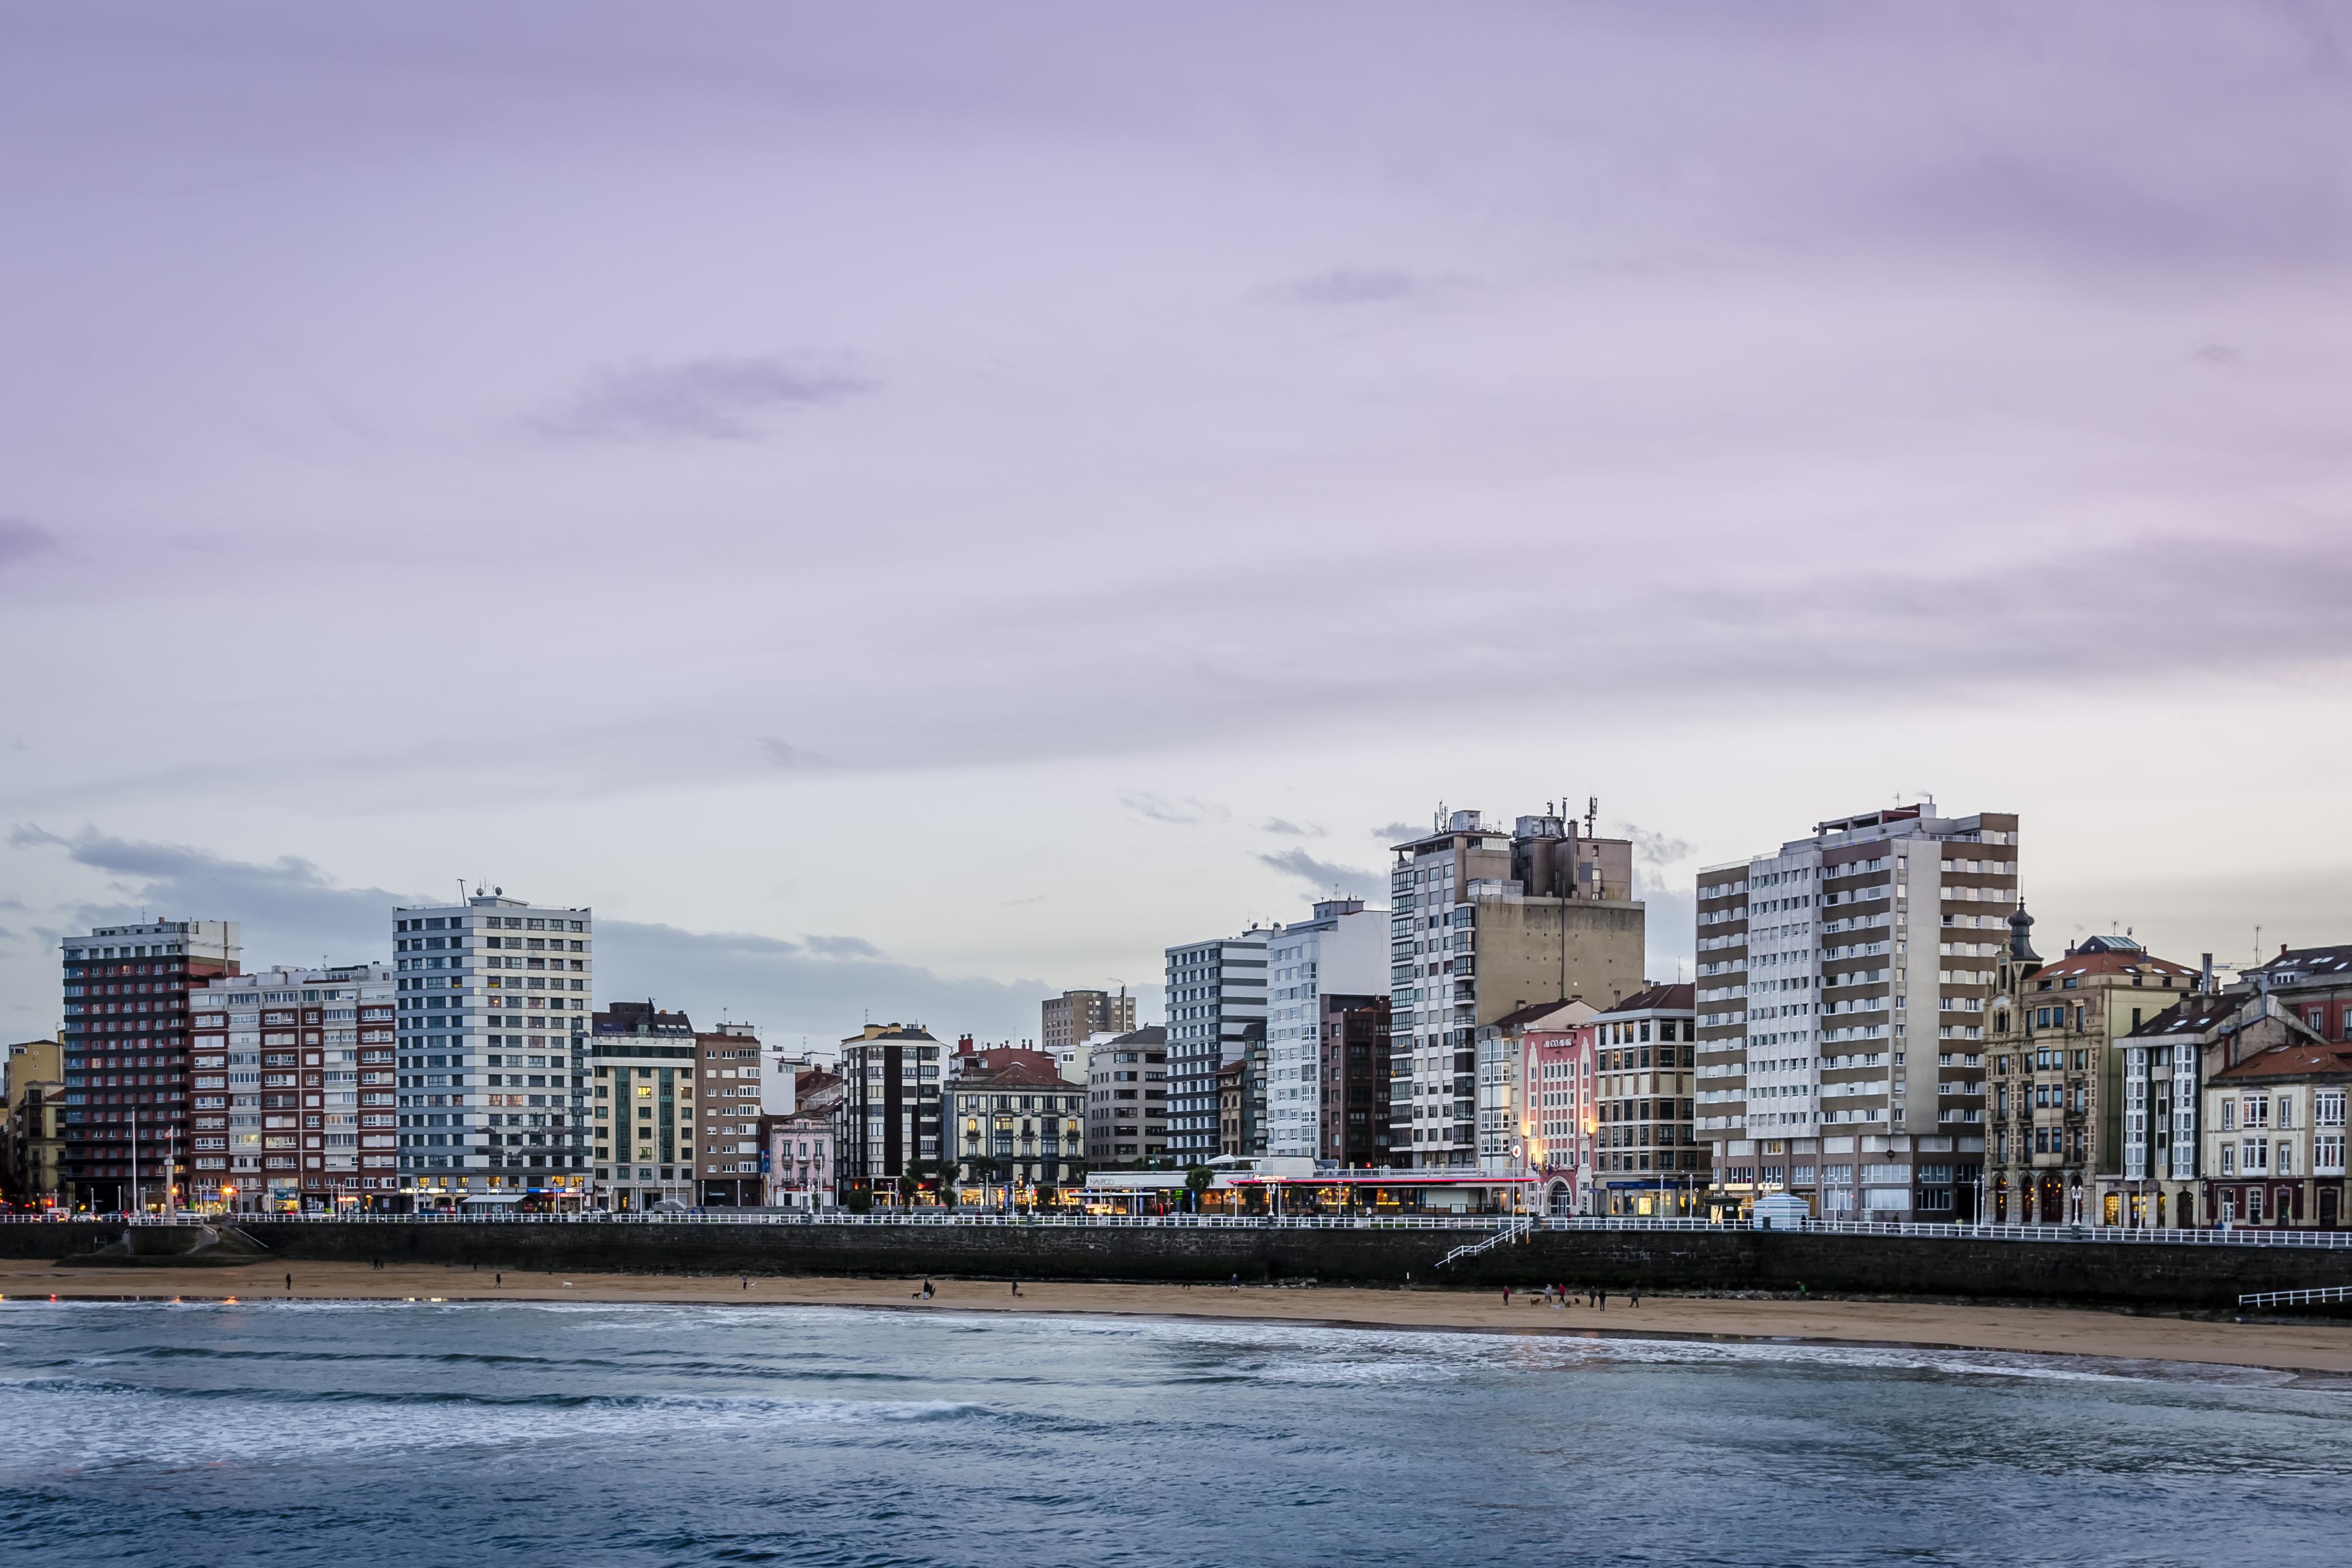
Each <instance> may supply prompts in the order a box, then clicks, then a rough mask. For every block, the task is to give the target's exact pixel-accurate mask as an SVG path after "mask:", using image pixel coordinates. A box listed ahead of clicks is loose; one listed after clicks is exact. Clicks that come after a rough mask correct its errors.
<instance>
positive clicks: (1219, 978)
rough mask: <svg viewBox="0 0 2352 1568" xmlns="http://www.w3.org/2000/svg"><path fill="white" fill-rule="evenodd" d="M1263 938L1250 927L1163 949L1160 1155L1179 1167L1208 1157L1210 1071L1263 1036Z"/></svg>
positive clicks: (1212, 1115) (1213, 1080) (1212, 1103)
mask: <svg viewBox="0 0 2352 1568" xmlns="http://www.w3.org/2000/svg"><path fill="white" fill-rule="evenodd" d="M1266 936H1267V933H1266V932H1265V931H1262V930H1259V929H1257V928H1255V927H1252V928H1251V929H1250V930H1248V931H1244V932H1243V933H1242V934H1241V935H1239V936H1228V937H1212V938H1210V939H1209V940H1208V941H1206V942H1186V943H1184V944H1183V945H1181V947H1171V948H1170V949H1168V968H1167V974H1168V1152H1169V1153H1170V1154H1171V1155H1173V1156H1174V1157H1175V1159H1176V1160H1177V1161H1178V1163H1181V1164H1188V1165H1191V1164H1198V1163H1201V1162H1202V1161H1204V1160H1207V1159H1210V1158H1212V1157H1213V1156H1214V1155H1215V1153H1216V1152H1217V1069H1218V1068H1222V1067H1223V1066H1224V1065H1225V1064H1226V1063H1227V1062H1236V1061H1239V1060H1241V1059H1242V1056H1243V1053H1244V1051H1246V1050H1247V1049H1248V1048H1249V1046H1250V1044H1251V1043H1252V1042H1254V1041H1256V1040H1261V1039H1263V1038H1264V1037H1265V948H1266ZM1143 1135H1144V1137H1146V1138H1147V1139H1148V1138H1150V1136H1151V1135H1152V1134H1151V1133H1150V1131H1149V1130H1148V1129H1147V1130H1146V1131H1145V1132H1144V1134H1143Z"/></svg>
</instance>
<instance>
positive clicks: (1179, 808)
mask: <svg viewBox="0 0 2352 1568" xmlns="http://www.w3.org/2000/svg"><path fill="white" fill-rule="evenodd" d="M1118 799H1119V804H1120V805H1124V806H1125V807H1127V809H1128V810H1129V811H1131V812H1133V813H1135V814H1136V816H1141V817H1148V818H1150V820H1151V821H1153V822H1165V823H1168V824H1170V825H1171V826H1177V827H1192V826H1198V825H1200V824H1201V823H1203V822H1206V821H1208V820H1209V819H1210V818H1212V817H1224V816H1232V815H1233V813H1231V812H1229V811H1227V810H1226V809H1225V808H1224V807H1223V806H1222V805H1216V804H1214V803H1213V802H1211V801H1205V800H1195V799H1193V798H1192V796H1191V795H1186V796H1185V797H1184V798H1183V799H1181V800H1170V799H1168V798H1166V797H1165V796H1163V795H1153V794H1150V792H1148V791H1146V792H1143V793H1139V794H1136V795H1121V796H1119V797H1118Z"/></svg>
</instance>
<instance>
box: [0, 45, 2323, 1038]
mask: <svg viewBox="0 0 2352 1568" xmlns="http://www.w3.org/2000/svg"><path fill="white" fill-rule="evenodd" d="M0 211H5V213H6V214H7V215H8V218H7V225H6V236H7V237H6V242H5V245H0V299H5V310H6V321H7V331H6V332H5V338H0V342H5V353H0V601H5V613H6V615H7V618H8V624H9V628H10V631H11V634H12V637H11V645H12V647H13V648H14V650H15V654H16V658H15V665H14V678H13V679H11V680H10V681H9V682H8V688H7V689H8V693H9V700H8V702H7V704H6V709H5V712H0V748H5V749H0V757H5V759H6V766H5V768H0V797H5V798H0V807H5V811H0V824H5V826H7V827H8V828H9V829H10V832H9V836H8V837H7V838H6V839H5V849H0V868H5V875H0V895H5V897H0V904H5V908H0V931H5V936H0V1029H5V1030H7V1031H9V1032H11V1033H13V1034H16V1035H23V1034H29V1033H34V1032H41V1031H46V1030H47V1029H49V1028H53V1027H54V1026H55V1023H56V1008H57V980H56V970H55V947H54V939H55V936H56V934H57V933H58V932H60V931H64V930H67V929H69V928H72V927H75V926H79V925H84V924H87V923H88V922H89V921H92V920H95V919H103V918H107V917H109V916H110V915H113V914H117V913H121V912H124V911H128V912H130V913H133V914H135V913H136V912H138V910H140V909H141V908H142V907H145V908H148V909H151V910H155V911H156V912H169V913H173V914H184V915H190V916H204V917H227V918H238V919H242V920H243V921H246V923H247V940H248V954H247V956H248V958H249V959H251V960H253V961H256V962H267V961H276V960H279V959H286V960H292V961H302V960H306V959H314V958H316V957H319V956H320V955H327V956H332V957H334V958H336V959H338V960H341V959H352V958H359V957H364V956H370V955H378V956H380V955H382V954H383V952H384V950H385V948H386V946H387V945H388V942H389V937H388V935H387V934H386V926H385V921H387V920H388V918H389V916H388V913H387V910H388V905H389V904H390V902H391V901H393V899H394V897H400V898H414V897H418V896H433V895H437V894H442V893H447V892H451V891H453V890H454V888H455V885H456V881H457V879H458V878H460V877H464V878H474V877H480V878H483V879H488V880H493V881H497V882H500V883H502V884H504V885H505V886H506V887H507V888H508V889H509V891H512V892H519V893H521V894H523V895H525V896H528V897H532V898H536V899H544V900H559V901H565V902H590V903H593V904H594V905H595V906H596V907H597V909H598V910H599V913H600V915H601V916H603V917H604V919H605V920H606V921H608V922H610V923H609V924H608V926H607V942H606V943H605V955H604V964H603V968H604V980H603V982H602V983H601V984H602V985H603V988H604V990H605V991H606V994H608V995H612V994H642V993H645V992H648V991H650V992H651V993H653V994H656V996H658V997H659V998H660V999H661V1000H663V1001H664V1002H665V1003H666V1004H670V1005H684V1006H687V1007H688V1008H690V1009H693V1010H695V1011H696V1012H698V1013H708V1014H711V1015H714V1016H715V1015H716V1014H717V1013H718V1012H719V1010H720V1009H721V1008H722V1007H725V1008H731V1009H733V1011H734V1012H735V1014H736V1015H737V1016H751V1017H753V1018H756V1019H758V1020H760V1021H761V1022H762V1023H764V1024H766V1025H767V1026H769V1027H770V1029H771V1031H772V1033H773V1034H774V1035H776V1036H777V1037H784V1038H790V1037H796V1036H797V1035H799V1034H802V1033H805V1034H807V1035H809V1036H811V1037H813V1038H815V1039H818V1040H825V1039H830V1038H833V1037H837V1036H839V1035H841V1034H843V1033H846V1032H848V1031H849V1030H850V1029H851V1028H853V1027H854V1026H856V1024H857V1023H858V1022H859V1020H860V1018H861V1017H862V1016H864V1012H865V1010H866V1009H867V1008H869V1007H870V1008H871V1009H872V1010H873V1014H874V1016H876V1017H877V1018H893V1017H908V1018H912V1017H919V1018H920V1019H922V1021H924V1022H926V1023H928V1024H929V1025H931V1026H933V1027H934V1028H935V1029H938V1030H940V1031H942V1032H945V1031H951V1030H961V1029H964V1028H971V1029H976V1030H978V1031H980V1032H982V1033H983V1034H988V1035H996V1036H1003V1035H1031V1034H1034V1032H1035V1016H1036V1015H1035V1011H1034V1001H1035V997H1036V995H1037V994H1040V993H1041V991H1043V990H1045V989H1058V988H1059V987H1061V986H1063V985H1076V984H1105V983H1110V982H1114V981H1121V980H1123V981H1125V982H1126V983H1128V984H1130V985H1133V986H1136V987H1138V988H1139V989H1141V988H1146V987H1150V988H1151V989H1152V991H1153V994H1155V995H1156V984H1155V983H1156V981H1157V978H1158V973H1159V965H1160V949H1161V948H1162V947H1163V946H1165V945H1166V944H1168V943H1170V942H1180V941H1189V940H1193V939H1196V938H1198V937H1200V936H1202V935H1206V934H1209V933H1212V932H1214V931H1221V930H1229V929H1233V928H1234V927H1235V926H1237V925H1239V924H1241V923H1244V922H1246V921H1249V920H1251V919H1253V918H1256V919H1284V918H1290V917H1292V916H1295V915H1297V914H1300V913H1303V912H1304V906H1305V902H1306V900H1307V899H1309V898H1310V897H1311V896H1312V895H1313V894H1314V892H1315V891H1316V889H1318V887H1328V886H1329V885H1330V884H1331V883H1332V882H1334V881H1335V880H1336V881H1338V882H1340V883H1342V884H1346V885H1350V886H1354V887H1356V888H1357V889H1359V890H1361V891H1365V892H1369V893H1374V894H1377V892H1378V891H1379V876H1378V873H1379V871H1380V868H1381V865H1382V862H1383V857H1382V855H1381V846H1382V844H1383V842H1384V838H1383V834H1384V833H1385V832H1386V831H1387V830H1388V829H1389V827H1390V826H1391V825H1392V824H1396V823H1399V822H1411V823H1419V822H1423V821H1425V820H1426V819H1427V816H1428V814H1429V812H1430V811H1431V809H1432V808H1433V806H1434V805H1436V804H1437V803H1438V802H1440V801H1444V802H1445V803H1446V804H1448V805H1477V806H1481V807H1484V808H1485V809H1486V810H1488V811H1490V812H1496V813H1498V814H1505V815H1507V814H1510V813H1514V812H1517V811H1521V810H1527V809H1532V808H1534V807H1535V806H1537V805H1538V804H1539V803H1540V802H1542V801H1543V800H1546V799H1551V798H1558V797H1560V796H1562V795H1566V796H1569V797H1570V798H1571V799H1573V800H1575V801H1577V802H1581V801H1582V800H1583V798H1584V797H1585V796H1587V795H1599V796H1600V797H1601V821H1602V825H1603V826H1606V827H1620V826H1627V825H1631V826H1634V827H1637V828H1638V829H1639V830H1640V831H1642V832H1643V835H1644V836H1645V837H1644V842H1645V844H1646V845H1647V846H1648V847H1649V849H1650V855H1649V858H1648V860H1647V862H1646V867H1645V875H1646V876H1647V877H1648V878H1649V879H1650V881H1651V885H1652V887H1653V889H1654V901H1653V904H1652V909H1653V915H1652V951H1653V962H1654V967H1656V968H1657V969H1658V971H1659V973H1661V974H1662V975H1663V974H1665V973H1667V972H1669V971H1670V970H1671V969H1672V966H1673V964H1674V963H1675V959H1676V957H1677V956H1680V955H1686V954H1687V952H1688V951H1689V947H1690V933H1689V931H1687V930H1686V929H1685V925H1686V921H1687V919H1688V910H1689V889H1690V885H1691V882H1692V877H1693V873H1694V871H1695V870H1696V868H1697V867H1698V866H1699V865H1700V864H1703V863H1706V862H1710V861H1715V860H1721V859H1727V858H1734V857H1738V856H1742V855H1745V854H1747V853H1748V852H1750V851H1753V850H1757V849H1760V848H1764V847H1768V846H1769V845H1772V844H1776V843H1777V842H1778V841H1779V840H1780V839H1781V838H1782V837H1788V836H1791V835H1795V834H1800V833H1802V832H1804V831H1806V830H1807V829H1808V828H1809V827H1810V826H1811V823H1812V822H1814V821H1815V820H1816V819H1818V818H1819V817H1821V816H1825V815H1830V814H1834V813H1843V812H1849V811H1853V810H1856V809H1860V808H1863V807H1865V806H1867V805H1873V804H1875V803H1878V802H1882V801H1887V802H1891V801H1892V800H1894V799H1895V797H1896V796H1897V795H1904V796H1905V797H1906V798H1907V797H1909V796H1911V795H1916V794H1917V793H1919V792H1921V791H1929V790H1932V791H1933V792H1934V793H1935V794H1936V795H1937V798H1938V799H1939V800H1940V801H1942V802H1943V803H1944V804H1945V805H1947V806H1949V807H1953V808H1956V809H1959V810H1973V809H1980V808H1981V809H2013V810H2017V811H2020V812H2021V813H2023V814H2025V817H2026V844H2025V848H2024V866H2025V879H2026V884H2027V888H2028V890H2029V895H2030V897H2031V899H2032V902H2033V903H2034V905H2035V907H2036V910H2037V913H2039V914H2040V915H2041V916H2042V932H2043V934H2044V935H2045V936H2047V937H2050V938H2052V939H2053V942H2056V943H2058V944H2063V940H2064V938H2065V937H2066V936H2067V935H2069V934H2073V933H2076V932H2080V931H2090V930H2103V929H2106V927H2107V926H2108V925H2109V924H2110V922H2119V923H2127V924H2132V925H2134V926H2135V927H2136V928H2137V931H2138V932H2139V934H2140V935H2142V936H2143V937H2146V938H2148V939H2150V940H2152V941H2153V942H2155V943H2156V944H2157V945H2158V948H2159V950H2160V951H2163V952H2167V953H2168V955H2170V956H2172V957H2176V958H2179V959H2182V960H2184V961H2187V962H2191V963H2193V962H2194V961H2195V958H2196V954H2197V952H2199V951H2200V950H2202V949H2207V948H2210V949H2214V950H2216V951H2218V952H2221V953H2222V955H2223V956H2224V957H2225V958H2234V957H2242V956H2244V955H2246V954H2247V953H2248V952H2249V951H2250V950H2251V947H2252V942H2253V928H2254V926H2255V925H2257V924H2260V925H2261V926H2262V927H2263V938H2264V941H2265V942H2278V941H2296V942H2319V941H2333V940H2352V921H2347V898H2346V896H2345V894H2344V892H2343V890H2342V889H2344V887H2345V886H2346V885H2347V873H2352V826H2347V823H2346V821H2345V813H2344V812H2343V810H2342V809H2341V801H2342V796H2343V791H2342V787H2341V785H2340V784H2339V783H2338V780H2339V779H2340V777H2341V776H2342V773H2343V769H2344V766H2345V763H2346V762H2347V749H2352V748H2347V741H2346V739H2345V737H2346V735H2347V717H2352V715H2347V700H2346V697H2345V690H2346V686H2345V679H2344V676H2345V668H2346V662H2347V652H2352V614H2347V605H2352V545H2347V534H2346V525H2345V521H2344V520H2345V516H2346V512H2347V505H2348V504H2352V485H2347V408H2352V395H2347V387H2352V374H2347V372H2352V287H2347V285H2352V276H2348V275H2347V273H2348V272H2352V268H2347V260H2352V7H2347V6H2345V5H2321V4H2312V5H2293V4H2284V3H2282V4H2275V5H2257V4H2247V5H2234V6H2214V5H2165V4H2150V3H2148V0H2137V3H2134V4H2128V5H2060V6H2053V5H2047V4H2034V5H2006V6H2005V5H1990V4H1980V5H1969V6H1965V7H1950V8H1946V9H1944V10H1942V11H1939V12H1936V13H1933V14H1931V13H1930V12H1929V11H1928V10H1927V9H1926V8H1921V7H1883V6H1863V5H1843V6H1809V5H1794V4H1790V5H1773V6H1769V7H1768V6H1757V5H1746V4H1741V5H1723V6H1719V7H1707V6H1700V5H1684V6H1676V7H1658V6H1654V5H1617V6H1609V5H1583V6H1576V7H1563V6H1557V5H1473V4H1460V5H1448V6H1442V7H1432V6H1411V7H1407V6H1398V7H1392V8H1388V7H1381V6H1376V5H1365V4H1361V3H1355V4H1346V5H1306V4H1294V5H1286V6H1282V7H1266V6H1262V5H1187V6H1184V7H1180V8H1172V9H1170V8H1163V9H1162V10H1161V11H1160V12H1159V13H1157V14H1154V15H1146V14H1145V13H1144V12H1143V10H1142V9H1141V8H1138V7H1111V6H1103V5H1078V4H1072V5H995V6H972V5H938V6H926V5H890V6H868V7H831V8H823V9H820V8H817V7H802V8H793V7H789V6H783V5H773V4H744V5H709V4H705V5H669V6H662V7H655V8H648V7H645V6H640V5H628V6H624V5H591V4H582V3H579V0H566V3H564V4H560V5H559V4H548V5H520V4H514V5H488V6H481V5H443V6H438V7H436V6H430V5H400V6H393V5H380V6H375V7H362V6H319V5H297V4H287V5H235V4H214V5H206V6H205V7H203V8H202V10H201V12H198V11H194V10H191V9H190V8H189V7H186V6H184V5H151V6H140V5H108V6H103V7H101V6H89V5H50V6H47V7H34V6H19V7H16V8H15V9H13V10H12V11H11V12H10V14H9V16H8V17H7V18H6V20H5V22H0ZM485 679H488V683H489V684H488V688H487V689H485V686H484V681H485ZM1149 1012H1150V1005H1149V1004H1148V1005H1147V1013H1149Z"/></svg>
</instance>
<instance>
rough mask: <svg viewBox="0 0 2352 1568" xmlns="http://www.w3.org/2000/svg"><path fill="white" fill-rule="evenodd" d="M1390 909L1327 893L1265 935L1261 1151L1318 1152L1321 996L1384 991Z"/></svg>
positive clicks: (1321, 1095) (1321, 1092) (1367, 994)
mask: <svg viewBox="0 0 2352 1568" xmlns="http://www.w3.org/2000/svg"><path fill="white" fill-rule="evenodd" d="M1388 914H1389V912H1388V911H1387V910H1368V909H1366V908H1364V902H1363V900H1361V899H1330V900H1324V901H1323V902H1320V903H1318V904H1317V905H1315V907H1314V912H1313V913H1312V914H1311V915H1310V916H1308V918H1307V919H1306V920H1303V921H1291V922H1290V923H1288V924H1287V925H1281V926H1276V927H1275V928H1274V930H1272V931H1268V932H1267V933H1266V952H1265V962H1266V994H1265V1048H1266V1123H1265V1152H1266V1153H1268V1154H1287V1155H1305V1156H1313V1155H1318V1154H1319V1153H1321V1152H1322V1143H1323V1121H1324V1116H1323V1107H1324V1096H1325V1092H1326V1090H1327V1089H1328V1087H1329V1086H1328V1083H1327V1082H1326V1081H1325V1080H1324V1079H1323V1072H1322V1069H1323V1049H1322V1043H1323V1030H1324V1026H1325V1019H1324V1015H1323V1003H1322V998H1323V996H1324V994H1326V993H1339V994H1346V995H1349V996H1355V997H1370V996H1372V995H1382V996H1385V995H1386V994H1388V970H1389V953H1388V944H1389V934H1388Z"/></svg>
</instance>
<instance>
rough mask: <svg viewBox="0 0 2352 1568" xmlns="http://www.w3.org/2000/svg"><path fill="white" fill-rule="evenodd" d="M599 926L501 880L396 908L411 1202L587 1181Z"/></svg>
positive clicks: (564, 1192)
mask: <svg viewBox="0 0 2352 1568" xmlns="http://www.w3.org/2000/svg"><path fill="white" fill-rule="evenodd" d="M594 929H595V921H594V917H593V915H592V913H591V912H590V911H589V910H584V909H560V908H548V907H545V906H542V905H538V904H530V903H526V902H524V901H523V900H520V899H509V898H507V897H505V896H504V894H503V892H502V891H500V890H499V889H492V890H491V891H490V892H488V893H478V894H476V895H474V896H473V897H471V898H468V899H467V900H466V901H465V902H464V903H462V904H445V905H438V906H434V907H430V908H420V909H404V910H394V911H393V949H394V958H393V968H394V972H395V973H394V985H395V988H396V989H395V994H396V1000H397V1008H398V1011H397V1013H396V1016H397V1018H398V1020H399V1049H400V1060H399V1076H400V1083H399V1090H398V1093H399V1100H400V1104H399V1110H398V1114H399V1118H400V1176H401V1189H402V1192H403V1193H404V1194H405V1195H406V1196H407V1197H408V1198H409V1200H410V1201H411V1202H412V1204H413V1205H415V1206H416V1207H418V1208H452V1207H456V1206H457V1205H461V1204H464V1203H466V1202H467V1201H469V1200H470V1201H472V1202H474V1203H475V1204H476V1205H478V1206H479V1205H487V1204H495V1203H502V1202H520V1201H521V1200H522V1199H524V1198H526V1197H531V1196H534V1195H537V1196H539V1197H541V1198H542V1199H543V1198H549V1197H562V1198H569V1199H577V1198H578V1197H579V1196H581V1195H582V1194H583V1193H584V1191H585V1188H586V1184H587V1176H588V1172H587V1168H586V1167H587V1163H588V1162H587V1152H588V1151H587V1139H586V1134H585V1131H584V1125H585V1118H586V1106H587V1089H588V1079H587V1073H588V1031H589V1016H590V1011H591V1008H592V1006H593V1001H594V997H595V984H594V979H595V945H594Z"/></svg>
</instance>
